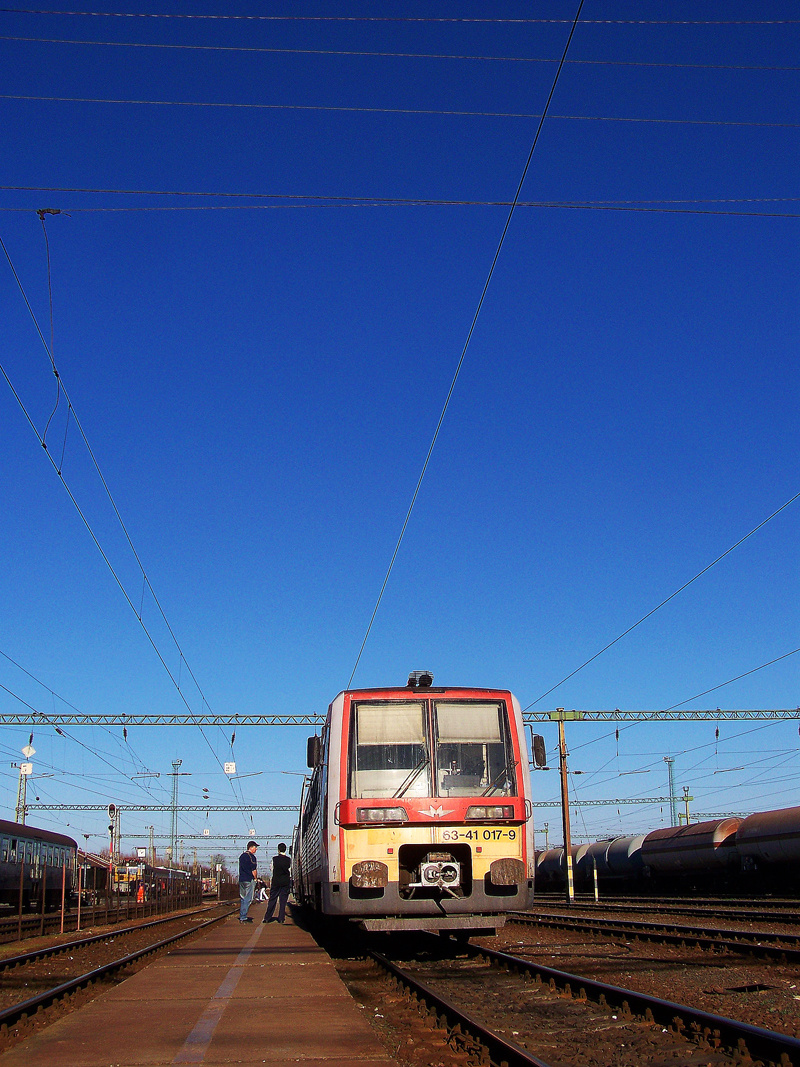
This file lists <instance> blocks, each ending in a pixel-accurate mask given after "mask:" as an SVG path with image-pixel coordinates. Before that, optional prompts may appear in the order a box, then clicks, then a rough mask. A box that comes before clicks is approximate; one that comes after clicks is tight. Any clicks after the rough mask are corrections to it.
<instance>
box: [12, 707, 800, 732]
mask: <svg viewBox="0 0 800 1067" xmlns="http://www.w3.org/2000/svg"><path fill="white" fill-rule="evenodd" d="M559 719H561V720H566V721H569V722H625V721H627V722H681V721H683V722H685V721H692V720H711V721H721V720H723V719H733V720H737V719H758V720H776V721H777V720H781V719H800V707H797V708H772V709H758V710H755V709H741V710H725V709H722V708H710V709H707V710H704V711H686V710H683V709H680V708H673V709H669V710H661V711H658V710H654V711H623V710H621V709H620V708H614V709H613V710H605V711H598V710H575V709H573V710H571V711H567V710H564V709H563V708H558V709H554V710H551V711H533V710H531V709H528V710H526V711H524V712H523V720H524V722H525V724H526V725H531V724H533V723H535V722H557V721H558V720H559ZM324 722H325V716H324V715H316V714H312V713H307V714H296V715H270V714H260V713H259V714H252V715H242V714H233V715H231V714H226V715H217V714H213V713H206V714H201V715H191V714H175V715H163V714H156V713H151V712H142V713H141V714H133V715H131V714H120V713H118V712H102V713H100V714H93V715H89V714H84V713H83V712H74V711H68V712H40V711H34V712H31V711H28V712H18V711H14V712H10V711H0V726H236V727H239V726H312V727H321V726H322V725H323V724H324Z"/></svg>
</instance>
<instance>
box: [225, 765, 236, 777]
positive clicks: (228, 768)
mask: <svg viewBox="0 0 800 1067" xmlns="http://www.w3.org/2000/svg"><path fill="white" fill-rule="evenodd" d="M224 769H225V773H226V774H236V764H235V763H226V764H225V766H224Z"/></svg>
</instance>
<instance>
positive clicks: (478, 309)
mask: <svg viewBox="0 0 800 1067" xmlns="http://www.w3.org/2000/svg"><path fill="white" fill-rule="evenodd" d="M582 8H583V0H580V3H579V4H578V10H577V12H576V14H575V18H574V20H573V23H572V28H571V30H570V32H569V36H568V38H567V43H566V44H565V45H564V51H563V53H562V56H561V62H560V63H559V65H558V70H557V71H556V73H555V76H554V78H553V84H552V85H551V86H550V93H549V94H548V97H547V102H546V103H545V106H544V110H543V111H542V114H541V116H540V117H539V125H538V126H537V127H536V133H535V134H534V137H533V143H532V144H531V147H530V151H529V152H528V158H527V159H526V160H525V166H524V167H523V169H522V176H521V178H520V180H519V184H518V185H517V191H516V193H515V195H514V200H513V202H512V204H511V207H510V208H509V212H508V217H507V218H506V223H505V226H504V227H503V232H502V233H501V234H500V240H499V242H498V244H497V249H496V250H495V253H494V258H493V259H492V264H491V266H490V267H489V273H488V274H487V276H486V281H485V282H484V283H483V290H482V291H481V295H480V298H479V300H478V306H477V307H476V309H475V314H474V315H473V317H472V322H471V324H470V327H469V330H468V332H467V339H466V341H465V342H464V347H463V348H462V349H461V355H460V356H459V359H458V363H457V364H456V369H455V373H454V375H453V380H452V381H451V382H450V388H449V389H448V391H447V396H446V397H445V401H444V405H443V407H442V412H441V414H440V415H439V421H438V422H437V424H436V429H435V430H434V432H433V438H432V439H431V443H430V447H429V448H428V454H427V455H426V456H425V462H424V463H423V464H422V470H421V472H420V475H419V478H418V480H417V484H416V487H415V489H414V493H413V496H412V497H411V503H410V504H409V506H408V511H407V512H406V517H405V519H404V521H403V525H402V528H401V530H400V536H399V537H398V539H397V544H396V545H395V548H394V552H393V553H392V558H391V560H390V561H389V567H388V569H387V571H386V576H385V577H384V579H383V584H382V585H381V588H380V592H379V593H378V599H377V601H376V603H375V607H374V608H373V611H372V615H371V617H370V620H369V624H368V625H367V630H366V633H365V634H364V639H363V641H362V642H361V647H360V648H359V650H358V655H357V656H356V661H355V663H354V664H353V670H352V672H351V674H350V679H349V681H348V683H347V688H348V689H349V688H350V685H351V684H352V681H353V678H354V677H355V673H356V670H357V669H358V664H359V662H360V661H361V656H362V653H363V652H364V647H365V645H366V643H367V638H368V637H369V635H370V632H371V630H372V624H373V623H374V622H375V616H376V615H377V614H378V608H379V607H380V605H381V601H382V599H383V594H384V592H385V590H386V586H387V584H388V582H389V576H390V574H391V573H392V568H393V567H394V563H395V560H396V559H397V554H398V552H399V551H400V545H401V544H402V542H403V537H404V536H405V532H406V527H407V526H408V523H409V521H410V519H411V513H412V511H413V510H414V505H415V504H416V502H417V497H418V495H419V491H420V488H421V486H422V481H423V479H424V477H425V472H426V471H427V469H428V464H429V463H430V459H431V456H432V455H433V450H434V448H435V446H436V441H437V439H438V437H439V431H440V430H441V428H442V423H443V422H444V417H445V415H446V414H447V409H448V407H449V405H450V398H451V397H452V395H453V392H454V390H455V387H456V382H457V381H458V376H459V374H460V372H461V367H462V366H463V363H464V359H465V357H466V355H467V349H468V348H469V344H470V341H471V340H472V335H473V333H474V331H475V326H476V324H477V322H478V317H479V315H480V313H481V308H482V307H483V302H484V300H485V299H486V294H487V292H488V291H489V285H490V284H491V281H492V277H493V275H494V269H495V267H496V266H497V261H498V259H499V258H500V252H501V250H502V248H503V244H504V242H505V239H506V234H507V233H508V230H509V227H510V226H511V219H512V218H513V216H514V208H515V207H516V204H517V201H518V200H519V198H520V194H521V193H522V186H523V184H524V182H525V178H526V176H527V174H528V169H529V167H530V165H531V160H532V159H533V153H534V151H535V150H536V145H537V143H538V141H539V135H540V134H541V132H542V127H543V126H544V120H545V117H546V115H547V112H548V110H549V108H550V101H551V100H552V99H553V95H554V94H555V91H556V85H557V84H558V79H559V75H560V74H561V71H562V68H563V66H564V60H565V59H566V58H567V52H568V51H569V46H570V42H571V41H572V37H573V35H574V33H575V28H576V26H577V25H578V20H579V18H580V15H581V10H582Z"/></svg>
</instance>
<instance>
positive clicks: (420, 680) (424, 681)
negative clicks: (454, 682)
mask: <svg viewBox="0 0 800 1067" xmlns="http://www.w3.org/2000/svg"><path fill="white" fill-rule="evenodd" d="M432 685H433V674H432V673H431V672H430V671H412V672H411V673H410V674H409V676H408V686H409V689H416V688H417V687H419V688H420V689H430V687H431V686H432Z"/></svg>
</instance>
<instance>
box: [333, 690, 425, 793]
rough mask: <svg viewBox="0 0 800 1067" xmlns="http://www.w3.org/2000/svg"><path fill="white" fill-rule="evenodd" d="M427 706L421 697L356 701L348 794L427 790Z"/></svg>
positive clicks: (421, 791)
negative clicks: (401, 700) (412, 700)
mask: <svg viewBox="0 0 800 1067" xmlns="http://www.w3.org/2000/svg"><path fill="white" fill-rule="evenodd" d="M430 788H431V787H430V755H429V752H428V744H427V739H426V736H425V709H424V705H423V704H421V703H419V704H417V703H414V704H412V703H403V704H357V705H356V706H355V707H354V709H353V716H352V719H351V744H350V796H351V797H355V798H361V797H375V798H382V797H425V796H430Z"/></svg>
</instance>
